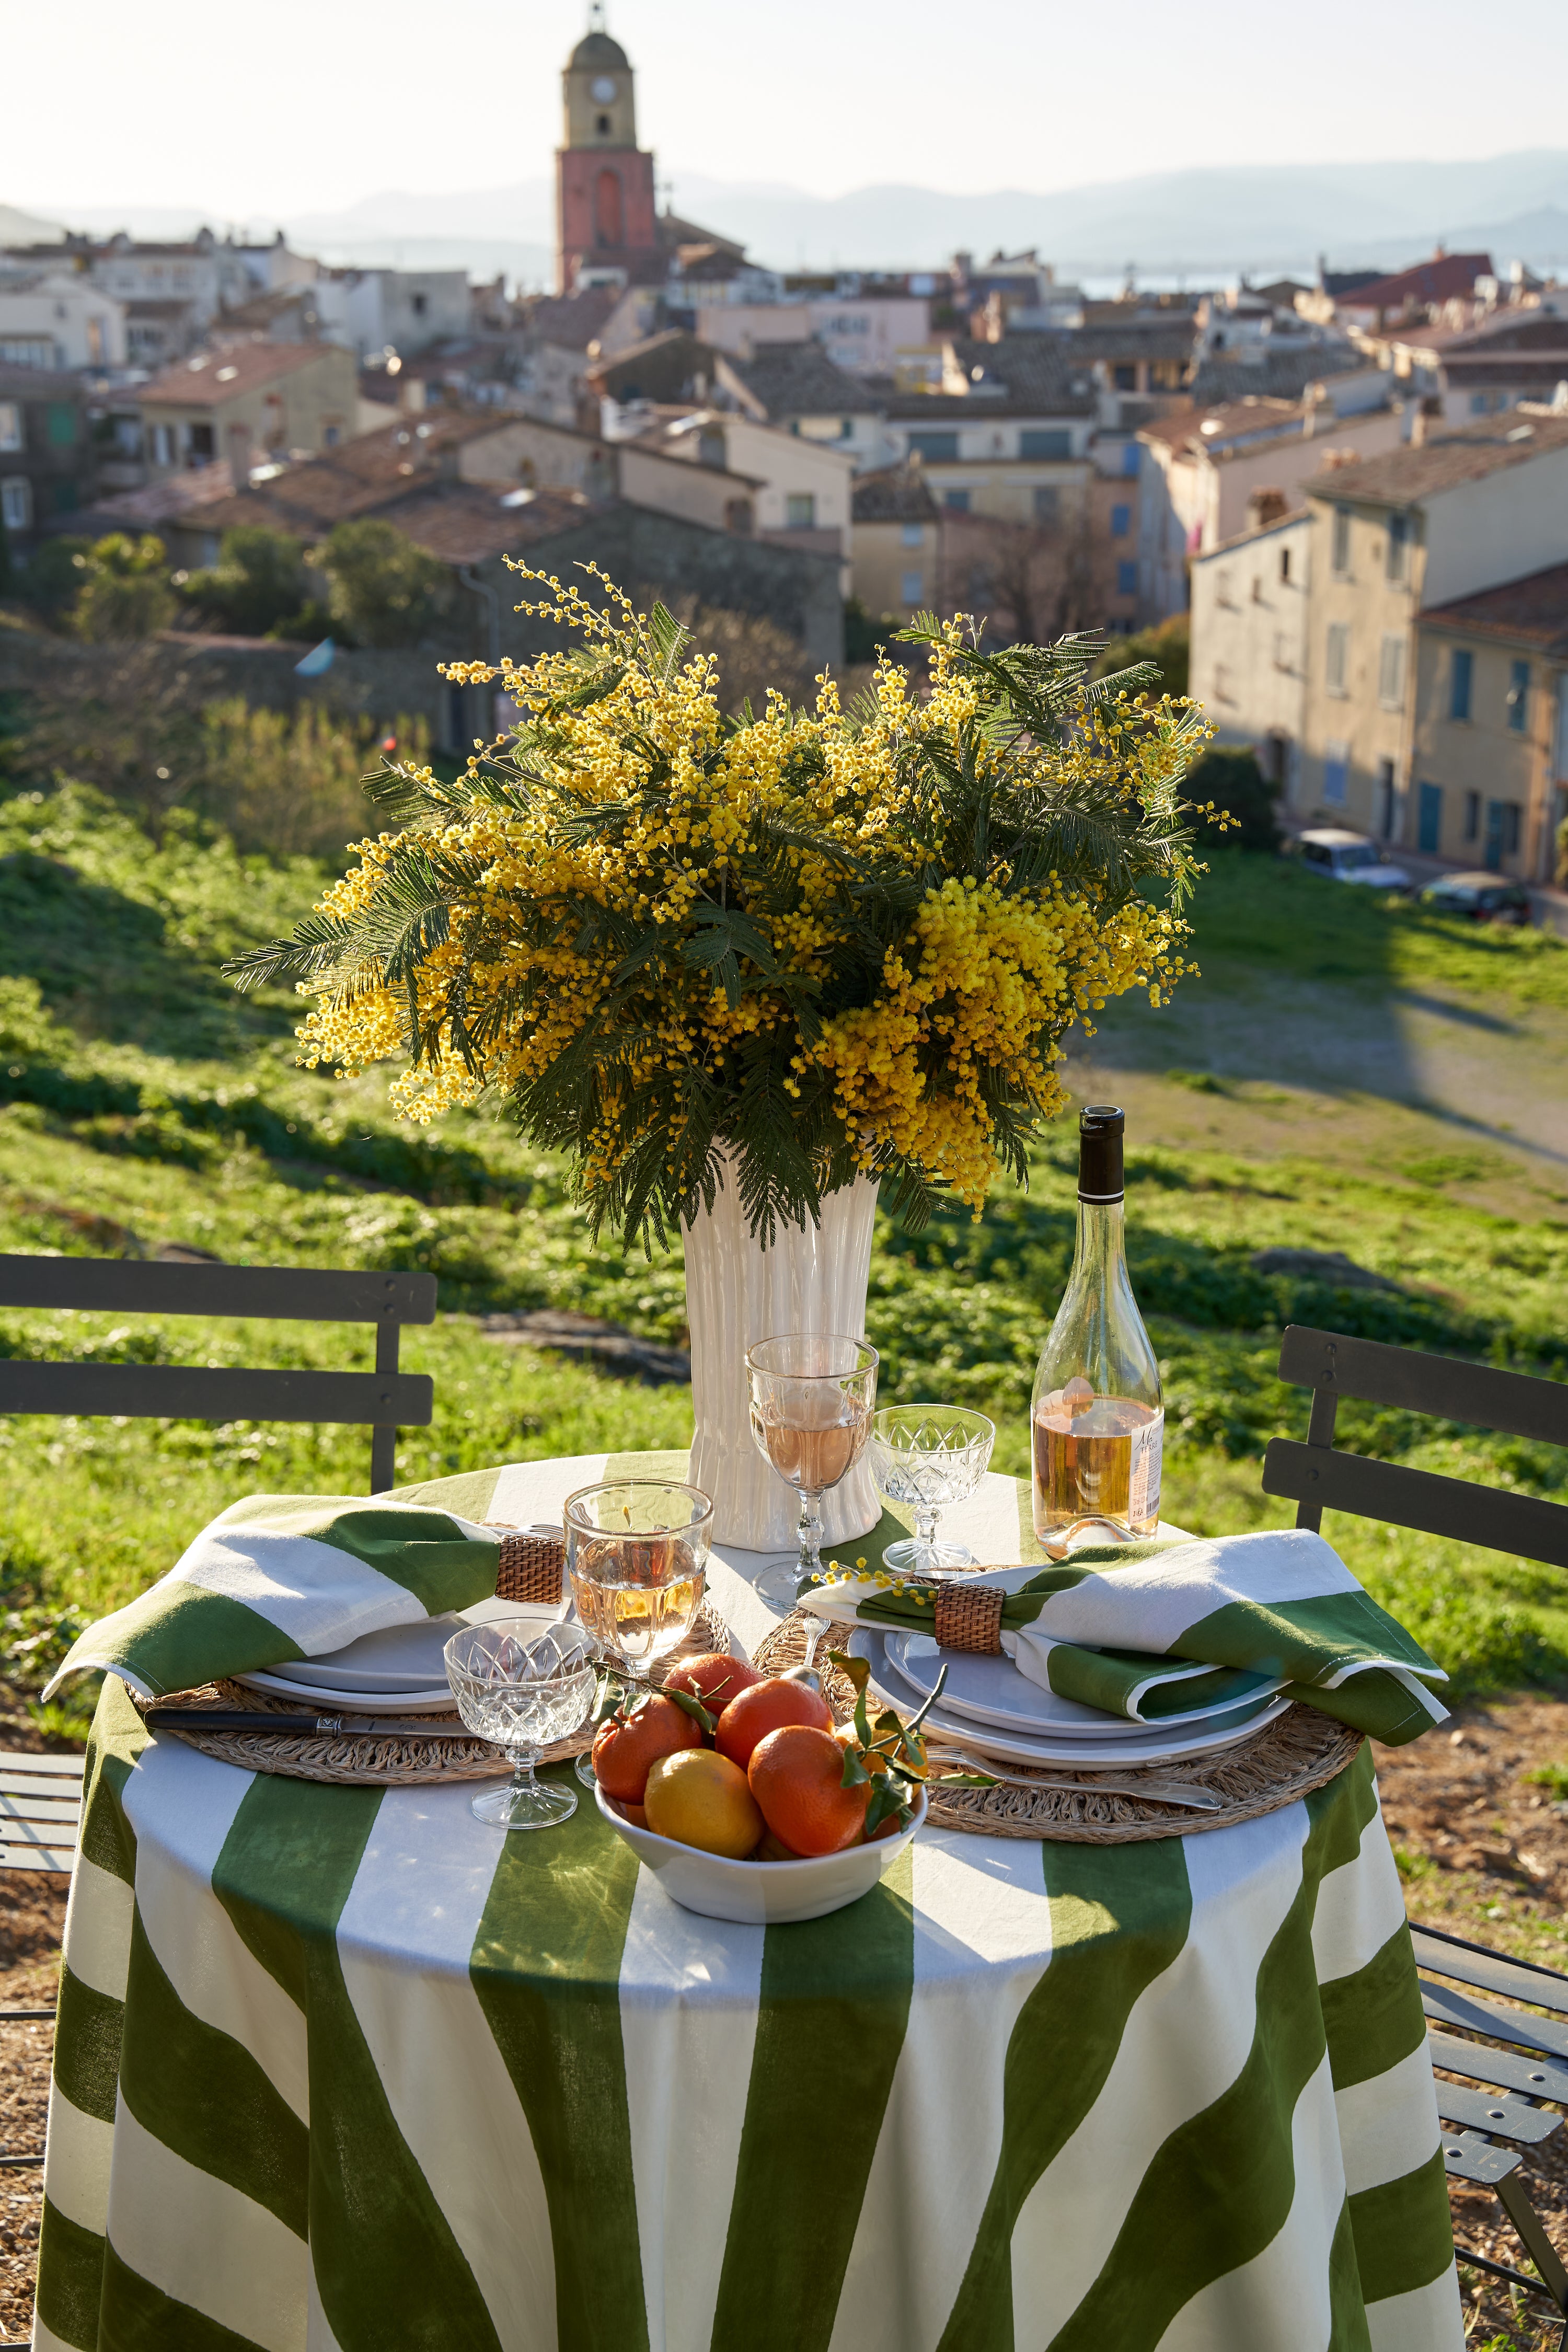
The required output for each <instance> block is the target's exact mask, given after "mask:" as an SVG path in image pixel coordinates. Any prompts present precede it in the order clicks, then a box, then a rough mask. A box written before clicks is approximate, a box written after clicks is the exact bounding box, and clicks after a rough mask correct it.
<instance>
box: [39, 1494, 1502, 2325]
mask: <svg viewBox="0 0 1568 2352" xmlns="http://www.w3.org/2000/svg"><path fill="white" fill-rule="evenodd" d="M597 1467H598V1463H597V1462H596V1461H595V1460H593V1459H590V1460H588V1461H583V1460H581V1459H580V1460H578V1461H577V1462H574V1463H555V1464H551V1465H533V1466H532V1467H531V1469H529V1470H527V1471H522V1470H519V1471H516V1472H508V1473H503V1474H501V1486H500V1488H498V1491H497V1494H496V1496H491V1497H489V1498H486V1497H479V1496H474V1495H472V1494H462V1493H459V1492H458V1486H459V1485H460V1484H461V1485H467V1483H468V1482H455V1481H454V1482H444V1486H445V1488H446V1492H445V1493H444V1494H443V1496H442V1497H441V1498H442V1499H447V1500H449V1501H450V1503H451V1505H452V1507H456V1508H459V1509H463V1510H465V1511H467V1512H470V1513H471V1514H472V1515H473V1516H475V1517H484V1516H489V1515H491V1514H493V1515H494V1516H497V1517H514V1516H515V1517H519V1518H527V1517H534V1516H537V1515H539V1514H540V1513H541V1512H543V1511H548V1509H549V1508H550V1507H551V1505H550V1501H549V1498H548V1497H549V1490H551V1489H554V1490H556V1491H557V1492H564V1491H569V1488H570V1486H575V1485H580V1484H584V1483H585V1482H586V1480H587V1479H588V1478H591V1477H592V1476H593V1475H595V1470H596V1468H597ZM490 1475H491V1474H486V1476H487V1477H489V1476H490ZM508 1479H510V1481H511V1487H510V1497H509V1494H508V1491H507V1490H506V1486H505V1482H506V1481H507V1480H508ZM1007 1483H1008V1482H1004V1481H1000V1480H998V1481H996V1482H995V1488H996V1489H1000V1488H1001V1487H1002V1486H1005V1484H1007ZM422 1491H423V1493H424V1496H425V1497H426V1499H436V1496H434V1495H433V1494H432V1493H431V1490H429V1489H425V1490H422ZM509 1499H510V1501H512V1502H515V1503H516V1504H517V1505H518V1506H519V1507H516V1508H515V1509H514V1508H512V1507H508V1502H509ZM486 1502H488V1509H487V1508H485V1507H479V1508H476V1504H484V1503H486ZM985 1507H986V1508H988V1509H990V1510H991V1511H993V1512H994V1513H996V1514H1000V1513H1001V1512H1002V1511H1003V1510H1004V1508H1005V1504H1004V1500H1003V1498H1002V1496H1000V1494H999V1493H997V1492H996V1491H993V1492H992V1494H991V1495H990V1496H989V1498H988V1501H987V1503H986V1505H985ZM739 1564H740V1565H741V1566H742V1568H743V1567H744V1562H743V1561H742V1562H741V1563H739ZM730 1575H731V1571H730V1570H724V1569H721V1571H720V1572H719V1573H718V1574H716V1576H715V1579H714V1582H715V1586H716V1588H718V1589H719V1591H720V1597H721V1601H723V1602H724V1603H725V1605H726V1606H727V1607H728V1608H729V1609H730V1613H731V1617H732V1618H735V1617H738V1616H740V1615H742V1614H743V1611H742V1608H741V1606H740V1605H739V1601H738V1595H737V1594H733V1593H731V1592H730V1591H729V1590H728V1587H727V1586H726V1584H725V1582H724V1580H725V1578H727V1577H729V1576H730ZM737 1581H738V1580H737ZM752 1605H754V1606H755V1607H756V1608H758V1609H761V1607H762V1604H761V1603H756V1602H754V1601H753V1603H752ZM764 1614H765V1612H764ZM744 1630H745V1629H744V1627H742V1632H744ZM35 2342H36V2344H37V2346H38V2347H44V2352H55V2347H64V2346H68V2347H75V2352H249V2347H265V2352H403V2347H408V2348H409V2352H437V2347H439V2352H503V2348H504V2352H555V2347H559V2352H850V2347H854V2352H883V2347H887V2352H893V2347H898V2352H1046V2347H1054V2348H1055V2352H1068V2347H1071V2348H1072V2352H1144V2347H1149V2352H1153V2347H1156V2346H1157V2347H1162V2352H1312V2347H1320V2352H1354V2347H1370V2352H1459V2347H1460V2346H1461V2343H1462V2329H1461V2326H1460V2319H1459V2306H1458V2292H1457V2288H1456V2284H1455V2277H1454V2270H1453V2261H1452V2248H1451V2243H1450V2239H1449V2232H1448V2220H1447V2184H1446V2181H1445V2179H1444V2173H1443V2167H1442V2160H1441V2155H1440V2151H1439V2147H1438V2137H1437V2119H1436V2107H1435V2102H1434V2097H1433V2091H1432V2083H1431V2074H1430V2069H1429V2066H1428V2063H1427V2059H1426V2048H1425V2042H1424V2028H1423V2021H1422V2016H1421V2009H1420V2002H1419V1999H1418V1995H1417V1991H1416V1984H1415V1971H1414V1968H1413V1965H1412V1961H1411V1956H1410V1949H1409V1943H1408V1938H1407V1935H1406V1931H1405V1917H1404V1908H1403V1903H1402V1900H1401V1895H1400V1887H1399V1880H1398V1874H1397V1872H1396V1871H1395V1869H1394V1862H1393V1858H1392V1855H1391V1854H1390V1852H1389V1848H1388V1843H1387V1840H1386V1837H1385V1836H1384V1831H1383V1827H1382V1823H1381V1821H1380V1819H1379V1816H1378V1812H1377V1807H1376V1796H1375V1790H1374V1788H1373V1779H1372V1772H1371V1765H1370V1760H1369V1758H1368V1756H1367V1755H1366V1754H1364V1753H1363V1757H1362V1759H1360V1760H1359V1761H1358V1763H1357V1764H1356V1765H1354V1766H1352V1768H1351V1769H1350V1770H1349V1771H1348V1772H1346V1773H1344V1774H1342V1776H1341V1778H1340V1779H1339V1780H1337V1781H1336V1782H1334V1783H1333V1784H1332V1785H1331V1787H1329V1788H1328V1789H1325V1790H1320V1791H1318V1792H1317V1793H1316V1794H1315V1795H1314V1796H1312V1797H1310V1798H1309V1799H1308V1800H1307V1801H1305V1802H1304V1803H1301V1804H1298V1805H1294V1806H1291V1807H1289V1808H1288V1809H1287V1810H1285V1811H1280V1812H1278V1813H1275V1814H1271V1815H1269V1816H1268V1817H1267V1818H1265V1819H1264V1820H1262V1821H1258V1822H1247V1823H1244V1824H1242V1825H1240V1826H1238V1827H1237V1828H1234V1829H1227V1830H1219V1831H1211V1832H1204V1833H1202V1834H1194V1835H1192V1836H1188V1837H1185V1838H1182V1839H1172V1840H1167V1841H1162V1842H1160V1843H1152V1844H1147V1845H1133V1846H1121V1847H1111V1848H1096V1847H1084V1846H1067V1845H1052V1844H1045V1845H1042V1844H1037V1843H1028V1842H1024V1841H1012V1840H1000V1839H984V1838H974V1837H969V1836H962V1835H958V1834H956V1833H952V1832H943V1831H929V1832H924V1833H922V1835H921V1837H920V1838H918V1839H917V1840H916V1841H915V1843H914V1844H913V1845H912V1846H911V1847H910V1849H909V1850H908V1851H907V1852H906V1853H905V1854H904V1855H903V1856H901V1857H900V1863H899V1864H898V1865H897V1866H896V1868H895V1869H894V1871H893V1872H892V1873H891V1874H889V1878H888V1879H887V1880H886V1881H885V1882H884V1883H883V1885H882V1886H881V1887H880V1888H879V1889H878V1890H877V1891H876V1892H875V1893H874V1894H872V1895H868V1896H867V1897H866V1898H865V1899H864V1900H863V1901H862V1902H861V1903H859V1904H858V1905H856V1906H853V1907H852V1908H851V1909H849V1910H847V1911H844V1912H840V1913H837V1914H836V1915H835V1916H832V1917H830V1918H827V1919H823V1920H817V1921H812V1922H808V1923H805V1924H803V1925H798V1926H792V1927H776V1928H768V1929H763V1928H760V1927H734V1926H727V1925H723V1924H721V1923H719V1922H717V1921H712V1920H706V1919H700V1918H697V1917H694V1916H692V1915H690V1914H689V1913H687V1912H683V1911H681V1910H680V1909H679V1908H678V1907H677V1906H675V1905H674V1904H672V1903H671V1902H670V1901H669V1900H668V1897H667V1896H665V1895H663V1894H662V1893H661V1892H660V1890H659V1888H658V1885H656V1884H655V1883H654V1881H653V1879H652V1878H651V1877H650V1876H649V1874H647V1873H639V1871H638V1868H637V1864H636V1863H635V1861H634V1860H633V1858H632V1856H631V1854H630V1853H629V1851H628V1850H627V1849H626V1847H625V1846H624V1845H622V1844H621V1843H620V1842H619V1841H618V1840H616V1838H615V1837H614V1836H613V1835H612V1834H611V1833H610V1832H607V1831H606V1830H605V1828H604V1826H603V1824H602V1823H601V1822H599V1820H598V1818H597V1815H596V1814H595V1812H594V1811H592V1810H591V1808H589V1807H588V1806H587V1805H586V1804H584V1805H583V1806H582V1807H580V1808H579V1811H578V1812H577V1814H576V1816H575V1818H574V1820H573V1821H572V1822H569V1823H568V1824H567V1825H566V1826H565V1828H563V1829H562V1830H560V1831H557V1832H550V1833H548V1834H544V1835H539V1836H533V1837H512V1838H510V1839H507V1838H503V1836H502V1835H501V1834H500V1832H496V1831H492V1830H487V1829H485V1828H483V1827H482V1826H481V1825H480V1824H479V1822H476V1821H475V1820H474V1819H473V1817H472V1815H471V1813H470V1812H469V1811H468V1791H466V1790H460V1789H453V1790H428V1789H406V1790H385V1791H384V1790H374V1789H363V1790H362V1789H337V1788H324V1787H318V1786H315V1785H313V1784H310V1783H306V1782H300V1781H290V1780H279V1779H270V1778H268V1777H266V1776H262V1775H253V1774H250V1773H247V1772H243V1771H239V1770H237V1769H235V1768H233V1767H231V1766H228V1765H224V1764H219V1763H216V1762H215V1761H213V1760H212V1759H209V1758H206V1757H204V1756H201V1755H198V1754H197V1753H196V1752H195V1750H193V1749H191V1748H186V1747H184V1746H183V1745H182V1744H180V1743H179V1742H177V1741H174V1740H171V1739H163V1740H159V1741H149V1740H148V1739H147V1738H146V1735H145V1733H144V1732H143V1731H142V1727H141V1725H140V1721H139V1719H138V1718H137V1717H136V1715H135V1713H134V1710H133V1708H132V1705H131V1701H130V1699H129V1697H128V1696H127V1695H126V1694H125V1692H124V1691H123V1689H122V1688H121V1686H120V1685H118V1684H116V1683H114V1682H112V1681H111V1682H110V1684H109V1685H107V1687H106V1690H105V1694H104V1696H103V1699H102V1701H101V1703H100V1713H99V1719H98V1724H97V1727H96V1730H95V1737H94V1745H93V1750H92V1754H91V1757H90V1759H89V1797H88V1805H87V1811H86V1821H85V1827H84V1832H83V1844H82V1853H81V1859H80V1862H79V1867H78V1873H77V1877H76V1881H75V1883H74V1885H73V1889H72V1898H71V1911H70V1917H69V1923H68V1933H67V1946H66V1970H65V1977H64V1983H63V1988H62V1993H61V2002H60V2020H59V2029H58V2036H57V2052H56V2066H55V2086H54V2092H53V2097H52V2102H51V2109H50V2124H49V2146H48V2163H47V2171H46V2178H45V2217H44V2226H43V2235H42V2246H41V2259H40V2265H39V2285H38V2318H37V2332H36V2336H35Z"/></svg>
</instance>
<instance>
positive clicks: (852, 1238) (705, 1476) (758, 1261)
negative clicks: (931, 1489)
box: [683, 1169, 881, 1553]
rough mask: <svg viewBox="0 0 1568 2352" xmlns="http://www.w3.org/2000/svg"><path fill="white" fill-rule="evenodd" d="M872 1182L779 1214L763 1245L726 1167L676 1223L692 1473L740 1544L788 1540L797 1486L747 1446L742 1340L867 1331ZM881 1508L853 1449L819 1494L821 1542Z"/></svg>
mask: <svg viewBox="0 0 1568 2352" xmlns="http://www.w3.org/2000/svg"><path fill="white" fill-rule="evenodd" d="M876 1208H877V1187H876V1185H875V1183H873V1182H872V1181H870V1179H869V1178H868V1177H864V1176H860V1177H857V1179H856V1181H855V1182H854V1183H853V1184H847V1185H845V1186H844V1187H843V1188H842V1189H841V1190H840V1191H838V1192H829V1193H828V1194H827V1195H826V1198H825V1199H824V1201H823V1202H822V1207H821V1212H820V1219H819V1222H818V1223H816V1224H815V1225H814V1224H812V1223H809V1222H808V1223H805V1225H779V1226H776V1227H775V1228H774V1233H773V1244H772V1246H771V1247H769V1248H767V1249H764V1248H763V1244H762V1243H761V1242H760V1241H758V1240H757V1239H756V1238H755V1236H754V1235H753V1234H752V1230H751V1227H750V1225H749V1224H748V1223H747V1220H746V1214H745V1211H744V1210H743V1209H742V1206H741V1194H740V1187H739V1185H738V1184H737V1183H736V1181H735V1177H734V1172H733V1171H732V1169H727V1170H726V1171H725V1181H724V1182H723V1183H722V1184H721V1186H720V1188H719V1191H718V1192H717V1193H716V1194H715V1196H714V1201H713V1206H712V1208H711V1210H700V1211H699V1213H698V1215H697V1218H696V1220H695V1222H694V1223H691V1224H689V1225H687V1226H685V1227H684V1228H683V1232H684V1237H685V1243H686V1319H687V1323H688V1326H689V1329H690V1333H691V1403H692V1411H693V1413H694V1416H695V1419H696V1424H697V1425H696V1433H695V1435H694V1437H693V1439H692V1444H691V1483H692V1485H693V1486H700V1487H701V1489H702V1491H703V1493H704V1494H706V1495H710V1496H712V1498H713V1539H714V1541H715V1542H716V1543H728V1544H733V1545H736V1546H737V1547H739V1548H740V1549H744V1550H747V1551H772V1552H791V1553H793V1552H794V1550H795V1523H796V1520H797V1518H798V1517H799V1512H800V1497H799V1496H798V1495H797V1494H796V1492H795V1488H794V1487H793V1486H786V1485H785V1484H784V1480H783V1479H782V1478H781V1477H780V1476H779V1475H778V1473H777V1472H776V1471H775V1470H773V1468H772V1467H771V1466H770V1465H769V1464H768V1463H767V1462H765V1461H764V1460H763V1456H762V1454H759V1452H758V1451H757V1448H756V1444H755V1443H754V1441H753V1439H752V1423H751V1412H750V1408H749V1403H748V1399H747V1392H746V1350H747V1349H748V1348H752V1347H754V1346H755V1345H756V1343H757V1341H758V1340H759V1339H775V1338H778V1337H781V1336H783V1335H784V1333H786V1332H792V1331H840V1332H843V1333H845V1334H846V1335H847V1337H848V1338H850V1339H864V1338H865V1336H866V1286H867V1283H868V1279H869V1277H870V1271H871V1228H872V1223H873V1220H874V1217H875V1214H876ZM879 1517H881V1506H880V1504H879V1502H878V1500H877V1490H876V1487H875V1486H874V1485H873V1483H872V1479H871V1465H870V1461H869V1458H868V1455H866V1454H863V1455H862V1456H861V1458H860V1460H859V1461H858V1463H857V1465H856V1466H855V1468H854V1469H853V1470H851V1471H850V1473H849V1475H848V1476H847V1478H843V1479H841V1480H840V1481H839V1483H838V1485H837V1486H832V1487H830V1488H829V1489H828V1491H827V1492H826V1494H825V1495H824V1496H823V1498H822V1525H823V1543H824V1546H825V1547H826V1546H827V1545H830V1544H842V1543H847V1542H848V1541H849V1540H850V1539H851V1538H853V1537H856V1536H861V1535H868V1534H869V1532H870V1530H871V1529H872V1528H874V1527H875V1526H876V1524H877V1522H878V1520H879Z"/></svg>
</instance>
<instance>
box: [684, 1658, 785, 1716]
mask: <svg viewBox="0 0 1568 2352" xmlns="http://www.w3.org/2000/svg"><path fill="white" fill-rule="evenodd" d="M762 1679H763V1678H762V1676H761V1675H760V1674H758V1672H757V1670H756V1668H755V1666H751V1665H748V1664H746V1661H745V1659H744V1658H727V1657H725V1656H724V1655H723V1654H722V1652H721V1651H718V1650H708V1651H705V1652H704V1653H703V1654H702V1655H701V1656H700V1657H697V1658H682V1660H681V1661H680V1664H679V1665H678V1666H677V1667H676V1668H675V1670H674V1672H673V1673H672V1674H668V1675H666V1676H665V1678H664V1686H665V1689H666V1690H679V1691H686V1692H688V1693H689V1696H691V1697H692V1698H696V1699H700V1700H701V1702H702V1704H703V1706H705V1707H706V1708H707V1709H708V1712H709V1714H710V1715H722V1713H723V1711H724V1709H725V1708H726V1707H727V1706H729V1704H730V1701H731V1699H732V1698H736V1697H738V1696H739V1695H740V1694H741V1692H742V1691H743V1690H750V1688H751V1686H752V1684H753V1683H760V1682H761V1681H762Z"/></svg>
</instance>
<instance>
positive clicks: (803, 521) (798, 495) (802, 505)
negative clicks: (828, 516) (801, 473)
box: [784, 490, 816, 530]
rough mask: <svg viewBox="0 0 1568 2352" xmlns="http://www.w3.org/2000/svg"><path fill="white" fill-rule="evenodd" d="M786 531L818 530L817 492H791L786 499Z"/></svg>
mask: <svg viewBox="0 0 1568 2352" xmlns="http://www.w3.org/2000/svg"><path fill="white" fill-rule="evenodd" d="M784 529H785V530H816V491H815V490H791V491H789V493H788V494H787V495H786V497H785V499H784Z"/></svg>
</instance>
